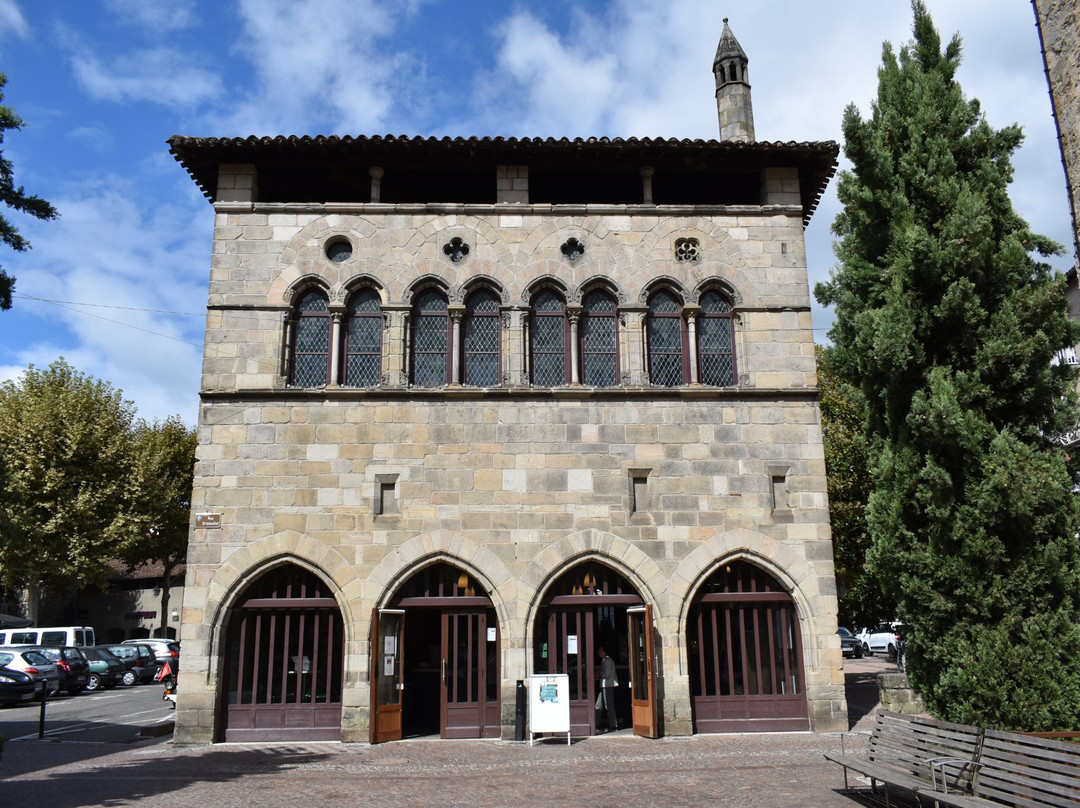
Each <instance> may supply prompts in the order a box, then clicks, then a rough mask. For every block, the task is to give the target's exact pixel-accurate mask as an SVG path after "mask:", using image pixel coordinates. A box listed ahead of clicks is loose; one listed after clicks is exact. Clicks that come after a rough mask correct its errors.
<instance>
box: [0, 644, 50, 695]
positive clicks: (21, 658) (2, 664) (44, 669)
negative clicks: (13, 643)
mask: <svg viewBox="0 0 1080 808" xmlns="http://www.w3.org/2000/svg"><path fill="white" fill-rule="evenodd" d="M0 668H11V669H12V670H16V671H22V672H23V673H25V674H26V675H27V676H29V677H30V678H31V679H33V680H34V686H35V687H36V688H37V692H38V694H40V693H41V683H42V682H45V686H46V687H47V688H48V690H49V694H50V695H52V694H53V693H56V692H57V691H58V690H59V689H60V674H61V671H60V668H58V667H57V666H56V663H54V662H53V661H52V660H51V659H49V658H48V657H47V656H45V655H44V654H43V653H41V651H36V650H34V649H33V648H0Z"/></svg>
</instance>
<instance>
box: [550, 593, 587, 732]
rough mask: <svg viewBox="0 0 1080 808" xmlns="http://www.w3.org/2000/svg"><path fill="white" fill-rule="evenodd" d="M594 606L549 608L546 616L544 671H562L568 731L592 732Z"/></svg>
mask: <svg viewBox="0 0 1080 808" xmlns="http://www.w3.org/2000/svg"><path fill="white" fill-rule="evenodd" d="M595 614H596V609H595V608H592V609H573V608H567V609H562V608H559V609H552V610H551V613H550V615H549V616H548V649H549V652H548V669H547V673H565V674H567V675H568V677H569V680H570V682H569V684H570V734H571V735H592V734H593V733H594V732H595V731H596V706H595V703H596V685H595V675H594V673H595V671H594V669H593V668H594V664H595V660H594V658H593V655H594V654H595V648H594V646H593V629H594V622H595Z"/></svg>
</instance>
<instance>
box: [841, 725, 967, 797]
mask: <svg viewBox="0 0 1080 808" xmlns="http://www.w3.org/2000/svg"><path fill="white" fill-rule="evenodd" d="M850 734H851V733H845V735H850ZM982 735H983V733H982V730H981V729H979V728H978V727H969V726H965V725H963V724H950V723H948V722H946V721H937V720H935V719H933V718H924V717H912V716H905V715H900V714H898V713H891V712H883V713H880V714H879V715H878V717H877V720H876V722H875V723H874V729H873V731H872V732H871V733H870V741H869V746H868V748H867V753H866V755H865V756H862V755H852V754H848V752H847V750H846V748H845V747H846V744H845V743H844V741H843V736H841V752H840V754H836V753H834V752H826V753H825V757H826V758H827V759H828V760H831V761H832V762H833V763H838V764H840V765H841V766H843V767H844V790H845V791H846V790H849V787H848V769H851V770H853V771H856V772H858V773H859V774H862V775H864V776H866V777H869V778H870V787H871V789H873V791H874V792H875V793H876V792H877V784H878V782H880V783H881V784H882V785H883V786H884V790H885V806H886V808H888V806H889V804H890V802H889V788H890V786H895V787H898V788H903V789H905V790H907V791H911V792H916V793H925V794H926V796H927V797H929V798H931V799H933V798H934V797H935V795H934V794H933V793H931V792H935V791H936V790H937V789H941V790H942V791H946V790H947V791H948V792H949V793H950V794H957V793H971V787H970V783H971V778H972V773H973V771H974V765H975V761H976V760H977V759H978V756H979V748H980V746H981V745H982ZM946 761H949V762H951V763H952V764H953V765H951V766H948V767H946V766H944V765H942V764H944V763H945V762H946ZM946 777H947V778H948V782H947V783H946V782H938V781H939V780H943V778H946Z"/></svg>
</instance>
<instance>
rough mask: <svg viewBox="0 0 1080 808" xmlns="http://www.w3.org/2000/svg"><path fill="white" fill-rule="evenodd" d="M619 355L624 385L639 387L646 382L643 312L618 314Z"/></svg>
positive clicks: (624, 311)
mask: <svg viewBox="0 0 1080 808" xmlns="http://www.w3.org/2000/svg"><path fill="white" fill-rule="evenodd" d="M619 316H620V320H621V322H620V325H621V326H622V328H620V329H619V335H620V337H621V340H620V341H621V343H622V344H621V345H620V346H619V348H620V351H619V355H620V357H621V361H622V378H623V379H624V383H625V384H629V385H632V386H635V387H637V386H641V385H644V384H646V382H647V374H646V373H645V367H646V365H645V333H644V328H645V312H644V311H626V310H623V311H622V312H620V315H619Z"/></svg>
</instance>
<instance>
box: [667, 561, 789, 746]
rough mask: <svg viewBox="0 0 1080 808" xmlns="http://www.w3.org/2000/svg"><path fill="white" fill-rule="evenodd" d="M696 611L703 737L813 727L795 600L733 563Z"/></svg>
mask: <svg viewBox="0 0 1080 808" xmlns="http://www.w3.org/2000/svg"><path fill="white" fill-rule="evenodd" d="M706 590H707V591H706V592H705V593H704V594H701V595H700V596H699V597H698V598H697V599H696V601H695V603H694V604H693V606H692V607H691V611H690V620H689V624H688V626H687V628H688V637H687V640H688V649H689V654H688V656H689V663H690V688H691V694H692V699H693V710H694V727H695V730H696V731H697V732H754V731H786V730H804V729H808V728H809V717H808V712H807V702H806V688H805V682H804V675H803V666H802V640H801V636H800V632H799V621H798V617H797V616H796V614H795V606H794V603H793V601H792V598H791V596H790V595H789V594H788V593H787V592H785V591H784V590H783V588H782V587H781V586H780V585H779V583H778V582H777V581H776V580H775V579H773V578H772V577H771V576H769V575H768V574H767V573H765V572H764V571H762V570H760V569H758V568H756V567H755V566H753V565H752V564H749V563H747V562H743V561H737V562H732V563H730V564H728V565H726V567H725V568H724V570H723V571H722V572H721V573H718V574H717V575H715V576H714V577H713V579H711V580H710V581H709V582H708V583H707V585H706Z"/></svg>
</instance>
